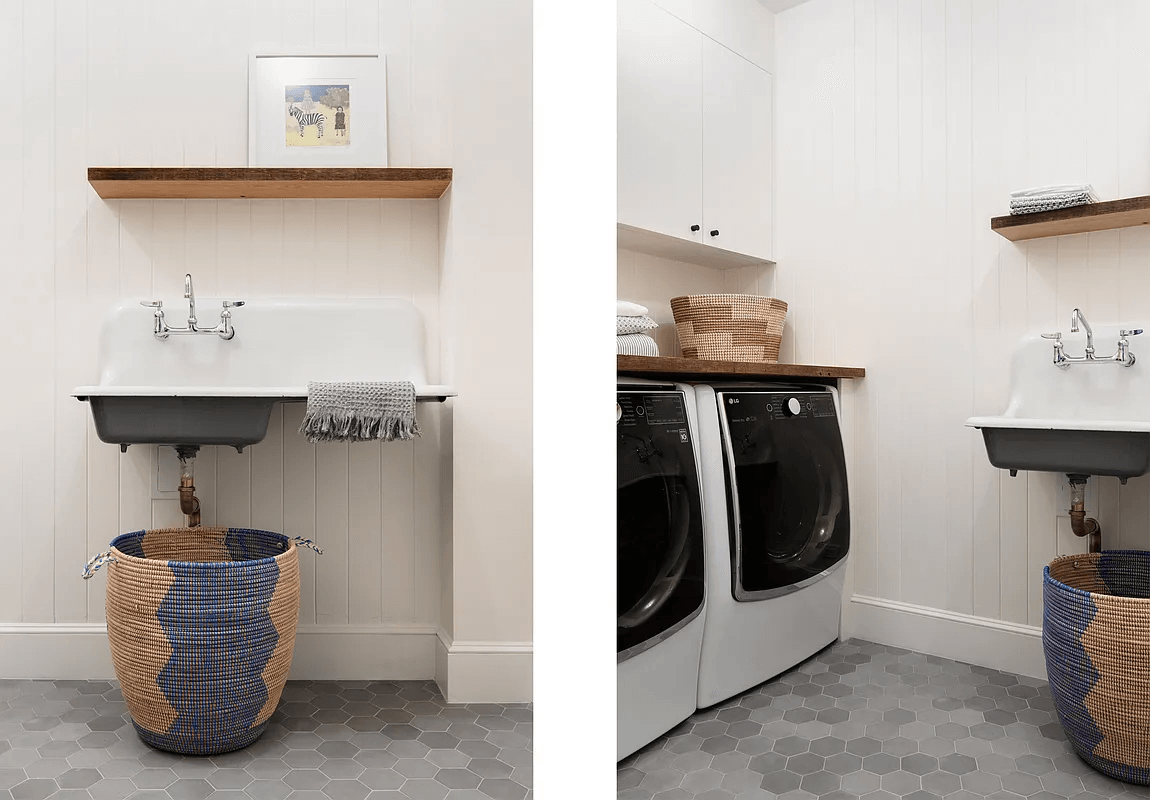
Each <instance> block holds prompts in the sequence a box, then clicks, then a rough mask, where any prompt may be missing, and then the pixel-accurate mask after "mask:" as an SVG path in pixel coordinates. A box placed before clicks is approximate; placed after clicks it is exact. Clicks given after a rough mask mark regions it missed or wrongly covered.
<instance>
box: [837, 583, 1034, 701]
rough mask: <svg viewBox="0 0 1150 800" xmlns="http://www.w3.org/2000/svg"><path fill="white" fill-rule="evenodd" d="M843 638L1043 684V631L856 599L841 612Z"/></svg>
mask: <svg viewBox="0 0 1150 800" xmlns="http://www.w3.org/2000/svg"><path fill="white" fill-rule="evenodd" d="M843 631H844V634H843V635H844V638H847V632H848V631H849V636H850V637H853V638H857V639H863V640H865V641H869V642H875V643H876V644H885V645H892V646H894V647H903V648H906V649H907V650H915V651H917V652H920V653H927V654H929V655H935V656H941V657H943V658H950V659H954V660H955V661H962V662H964V663H967V664H977V665H979V666H983V667H990V668H992V669H1000V670H1003V671H1005V672H1013V673H1015V674H1019V675H1029V676H1030V677H1032V678H1041V679H1042V680H1046V658H1045V656H1044V654H1043V652H1042V628H1040V627H1035V626H1033V625H1020V624H1017V623H1013V622H1003V621H1002V620H997V619H988V618H986V617H975V616H971V615H969V614H959V613H956V612H954V611H945V610H942V609H938V608H928V607H927V606H919V605H914V604H912V603H902V602H899V601H897V600H884V599H882V598H879V597H867V596H864V595H854V596H853V597H851V599H850V602H848V603H846V604H845V607H844V609H843Z"/></svg>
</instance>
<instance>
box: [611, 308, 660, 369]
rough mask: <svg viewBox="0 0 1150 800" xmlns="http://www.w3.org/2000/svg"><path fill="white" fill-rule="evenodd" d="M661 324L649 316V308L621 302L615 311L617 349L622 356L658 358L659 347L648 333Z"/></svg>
mask: <svg viewBox="0 0 1150 800" xmlns="http://www.w3.org/2000/svg"><path fill="white" fill-rule="evenodd" d="M657 327H659V323H657V322H655V320H653V319H651V318H650V317H648V316H647V307H646V306H641V305H639V304H638V303H629V302H627V301H626V300H620V301H619V302H618V304H617V306H616V310H615V342H616V345H615V348H616V351H617V352H618V354H619V355H621V356H657V355H659V345H657V344H656V343H655V340H654V339H652V338H651V337H650V336H649V335H648V334H647V331H649V330H653V329H654V328H657Z"/></svg>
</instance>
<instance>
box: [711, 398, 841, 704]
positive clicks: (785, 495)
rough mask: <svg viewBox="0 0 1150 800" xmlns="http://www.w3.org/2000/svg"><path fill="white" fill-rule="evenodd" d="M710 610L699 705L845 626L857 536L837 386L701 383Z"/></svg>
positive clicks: (799, 656) (732, 691) (766, 674)
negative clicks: (848, 567)
mask: <svg viewBox="0 0 1150 800" xmlns="http://www.w3.org/2000/svg"><path fill="white" fill-rule="evenodd" d="M695 393H696V402H697V406H698V413H699V439H700V452H701V460H702V467H701V472H702V479H703V507H704V510H705V520H704V527H705V530H706V565H707V566H706V570H707V611H706V625H705V626H704V631H703V651H702V657H701V659H700V666H699V692H698V704H699V708H706V707H707V706H711V705H714V704H715V703H718V702H721V701H723V700H726V699H727V698H729V697H732V696H734V695H736V694H739V693H741V692H744V691H746V690H747V689H749V688H751V687H752V686H755V685H757V684H760V683H762V682H763V681H766V680H768V679H770V678H772V677H774V676H776V675H778V674H779V673H781V672H784V671H786V670H787V669H790V668H791V667H793V666H795V665H796V664H798V663H799V662H801V661H803V660H804V659H806V658H808V657H809V656H811V655H813V654H814V653H816V652H818V651H819V650H821V649H822V648H823V647H826V646H827V645H828V644H831V643H832V642H834V641H835V640H836V639H838V637H839V622H840V613H841V607H842V591H843V573H844V570H843V567H844V566H845V564H846V557H847V551H848V549H849V546H850V509H849V505H848V502H847V499H848V498H847V475H846V463H845V458H844V456H843V446H842V435H841V433H840V431H839V424H838V393H837V391H836V390H835V389H833V388H830V387H824V386H798V385H784V384H763V383H757V384H751V383H731V384H721V385H720V384H715V385H709V386H708V385H700V386H696V387H695Z"/></svg>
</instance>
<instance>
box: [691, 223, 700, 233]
mask: <svg viewBox="0 0 1150 800" xmlns="http://www.w3.org/2000/svg"><path fill="white" fill-rule="evenodd" d="M698 230H699V226H698V225H692V226H691V233H695V232H696V231H698Z"/></svg>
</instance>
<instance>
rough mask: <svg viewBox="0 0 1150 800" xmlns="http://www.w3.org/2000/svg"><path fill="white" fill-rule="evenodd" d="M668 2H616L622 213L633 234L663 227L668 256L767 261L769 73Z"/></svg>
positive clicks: (659, 243)
mask: <svg viewBox="0 0 1150 800" xmlns="http://www.w3.org/2000/svg"><path fill="white" fill-rule="evenodd" d="M718 1H719V2H721V3H727V2H728V0H718ZM668 2H669V0H659V3H658V4H657V3H655V2H652V1H651V0H619V6H618V7H619V100H618V102H619V122H618V129H619V149H618V159H619V162H618V181H619V223H620V225H621V226H625V227H626V229H627V231H628V236H629V237H631V238H630V239H629V240H628V241H631V242H641V241H645V240H644V239H643V237H644V236H647V234H645V233H644V232H652V233H654V234H657V235H659V236H658V238H657V240H650V237H649V236H647V239H648V240H650V241H653V242H654V244H651V245H650V246H651V247H659V248H660V252H659V254H660V255H669V256H671V257H679V258H680V259H681V260H684V261H694V262H696V263H702V264H712V265H714V266H729V265H732V264H735V263H753V262H754V261H769V260H771V258H772V253H773V237H772V208H771V202H772V197H773V194H774V191H773V185H772V169H771V167H772V160H773V155H772V154H773V143H772V130H773V120H772V113H773V98H772V88H773V87H772V77H771V74H770V73H769V72H767V71H766V70H764V69H762V68H761V67H759V66H757V65H756V64H755V63H753V62H752V61H750V60H748V59H746V58H744V57H743V56H741V55H739V54H737V53H735V52H733V51H732V50H731V49H730V48H728V47H726V46H725V45H724V44H723V43H720V42H717V41H715V39H714V38H712V37H711V36H709V35H706V34H705V33H704V32H701V31H700V30H698V29H696V28H695V27H692V25H690V24H688V23H687V22H685V21H684V20H683V19H681V18H680V17H679V16H676V15H675V14H673V13H671V12H670V11H668V10H666V9H665V8H662V7H660V5H665V4H667V3H668ZM708 2H709V3H715V2H716V0H708ZM752 3H753V0H752ZM679 5H681V6H682V7H683V8H688V7H689V5H688V2H686V0H684V2H680V3H679ZM754 5H755V6H758V4H757V3H754ZM732 7H734V6H732ZM760 8H761V7H760ZM724 19H726V20H727V24H728V25H730V24H733V23H731V22H730V15H729V14H728V16H727V17H724ZM768 49H769V48H768ZM622 230H623V229H622V228H621V241H622ZM714 231H717V233H713V232H714ZM636 234H639V238H638V239H636V238H635V236H636ZM635 249H648V247H647V245H645V244H643V245H636V246H635ZM717 250H721V251H725V253H723V254H719V253H718V252H716V251H717ZM651 252H654V250H651ZM708 252H711V253H713V255H711V256H709V255H708ZM731 255H738V256H740V257H742V262H740V261H739V260H738V259H736V260H735V261H732V260H731V259H730V257H729V256H731Z"/></svg>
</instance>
